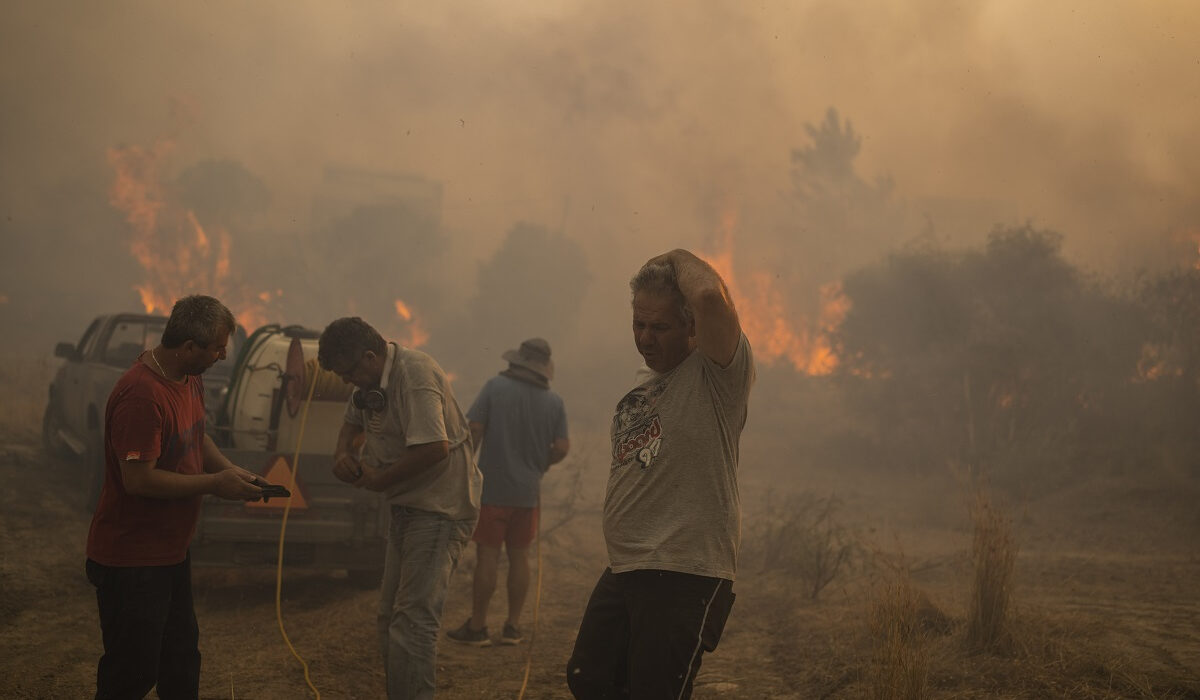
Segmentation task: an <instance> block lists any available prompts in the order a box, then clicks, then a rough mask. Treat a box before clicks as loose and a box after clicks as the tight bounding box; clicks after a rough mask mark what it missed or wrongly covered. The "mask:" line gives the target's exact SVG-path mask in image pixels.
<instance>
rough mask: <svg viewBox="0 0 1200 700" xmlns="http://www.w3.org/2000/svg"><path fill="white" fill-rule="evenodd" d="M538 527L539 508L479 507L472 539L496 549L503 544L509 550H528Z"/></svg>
mask: <svg viewBox="0 0 1200 700" xmlns="http://www.w3.org/2000/svg"><path fill="white" fill-rule="evenodd" d="M537 527H538V509H537V508H509V507H507V506H489V505H484V506H480V507H479V522H478V523H477V524H476V525H475V534H474V535H473V536H472V537H471V539H472V540H475V541H476V542H478V543H480V544H483V545H487V546H488V547H495V548H496V549H499V548H500V545H501V544H503V545H504V546H506V547H508V549H509V550H513V549H528V548H529V545H530V544H532V543H533V537H534V535H536V534H537Z"/></svg>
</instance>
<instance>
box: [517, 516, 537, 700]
mask: <svg viewBox="0 0 1200 700" xmlns="http://www.w3.org/2000/svg"><path fill="white" fill-rule="evenodd" d="M533 551H534V557H535V558H536V559H537V569H538V572H537V590H536V591H535V592H534V594H533V631H532V632H530V633H529V646H528V647H527V648H526V651H525V678H524V679H522V680H521V691H520V692H519V693H517V700H522V698H524V697H525V687H526V686H528V685H529V669H530V668H531V667H532V666H533V643H534V642H536V641H537V630H538V610H539V609H541V607H542V497H541V495H540V494H539V495H538V526H537V539H536V540H535V541H534V545H533Z"/></svg>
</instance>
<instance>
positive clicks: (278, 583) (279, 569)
mask: <svg viewBox="0 0 1200 700" xmlns="http://www.w3.org/2000/svg"><path fill="white" fill-rule="evenodd" d="M309 375H310V376H311V377H312V382H311V383H310V384H309V385H308V398H306V399H305V400H304V410H303V411H301V413H300V428H299V431H298V432H297V434H296V452H295V454H294V455H293V456H292V469H291V471H290V474H289V476H290V478H289V481H290V482H291V483H289V484H288V491H295V490H296V474H297V472H299V471H300V445H301V443H302V442H303V440H304V424H305V422H306V421H307V420H308V406H309V404H311V403H312V398H313V391H314V390H315V389H316V387H317V378H318V376H319V375H320V373H319V372H310V373H309ZM291 509H292V499H291V498H288V499H287V504H286V505H284V507H283V521H282V522H280V523H279V561H278V563H277V564H276V566H275V619H276V620H277V621H278V622H279V633H280V634H281V635H283V641H284V643H285V644H287V648H288V649H289V650H290V651H291V652H292V656H294V657H296V660H297V661H299V662H300V665H301V666H302V667H303V668H304V682H305V683H307V684H308V687H309V688H312V691H313V694H314V695H315V696H316V699H317V700H321V691H319V690H317V687H316V686H315V685H313V683H312V679H311V678H309V674H308V664H307V663H305V661H304V659H303V658H301V656H300V654H299V652H297V651H296V647H294V646H292V640H290V639H288V635H287V630H285V629H284V628H283V611H282V609H281V607H280V592H281V591H282V590H283V539H284V533H285V532H287V521H288V513H289V512H290V511H291Z"/></svg>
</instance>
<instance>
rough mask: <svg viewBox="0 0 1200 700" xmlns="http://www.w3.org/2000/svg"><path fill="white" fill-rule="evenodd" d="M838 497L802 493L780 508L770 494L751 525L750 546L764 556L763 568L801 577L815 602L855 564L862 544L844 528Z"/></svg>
mask: <svg viewBox="0 0 1200 700" xmlns="http://www.w3.org/2000/svg"><path fill="white" fill-rule="evenodd" d="M841 505H842V503H841V500H840V499H838V498H837V497H836V496H833V495H830V496H817V495H814V494H812V493H801V494H797V495H793V496H790V497H788V498H787V499H786V500H785V501H784V503H783V505H782V506H776V505H775V504H774V502H773V501H772V499H771V498H770V497H768V499H767V506H766V509H765V511H764V512H763V513H762V514H761V515H760V516H759V517H758V518H757V519H756V521H755V523H754V524H753V525H752V526H751V527H750V528H748V534H749V537H747V540H748V542H747V549H748V550H749V551H752V552H754V553H756V554H758V555H759V556H760V557H761V559H762V570H763V571H764V572H769V571H779V572H783V573H785V574H789V575H793V576H796V577H798V578H799V579H800V581H801V582H802V583H803V584H804V589H803V590H804V592H805V594H806V595H807V596H808V597H809V598H810V599H812V600H816V598H817V597H818V596H819V595H820V594H821V591H822V590H824V588H825V587H826V586H828V585H829V584H830V583H832V582H833V580H834V579H835V578H836V577H837V576H838V574H839V573H841V572H843V571H844V570H845V569H847V568H849V567H850V566H853V565H854V563H855V561H856V559H857V558H858V555H859V552H860V550H861V546H860V545H859V538H858V536H857V534H856V533H854V532H853V531H851V530H850V529H849V528H847V527H845V526H843V525H842V524H841V523H840V522H839V520H838V518H837V511H838V510H839V509H840V508H841Z"/></svg>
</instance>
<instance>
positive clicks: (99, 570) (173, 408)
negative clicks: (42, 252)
mask: <svg viewBox="0 0 1200 700" xmlns="http://www.w3.org/2000/svg"><path fill="white" fill-rule="evenodd" d="M235 324H236V321H235V320H234V318H233V314H232V313H231V312H230V311H229V309H228V308H226V307H225V306H224V305H223V304H222V303H221V302H219V301H217V300H216V299H214V298H212V297H209V296H201V295H195V296H189V297H184V298H183V299H180V300H179V301H177V302H175V307H174V308H173V309H171V316H170V318H169V319H167V326H166V328H165V329H164V330H163V335H162V342H161V343H160V344H159V345H158V346H157V347H155V348H154V349H152V350H150V351H149V352H143V353H142V355H141V356H140V357H139V358H138V361H137V362H136V363H134V365H133V366H132V367H131V368H130V369H129V370H128V371H127V372H125V374H124V375H122V376H121V379H120V380H119V381H118V382H117V384H116V386H115V387H113V390H112V393H111V394H109V397H108V407H107V408H106V409H105V412H104V462H105V467H104V471H105V474H104V487H103V489H102V490H101V492H100V501H99V503H98V504H97V505H96V513H95V515H93V516H92V526H91V529H90V531H89V532H88V541H87V567H86V568H87V576H88V580H89V581H91V583H92V585H94V586H95V587H96V603H97V605H98V606H99V609H100V631H101V634H102V636H103V639H104V655H103V656H101V657H100V663H99V666H98V669H97V673H96V699H97V700H105V699H107V698H142V697H144V696H145V695H146V694H147V693H149V692H150V690H151V689H152V688H153V687H154V686H155V685H157V686H158V696H159V697H160V698H164V700H166V699H167V698H195V697H196V696H197V695H198V693H199V689H200V650H199V645H198V643H199V638H200V631H199V628H198V627H197V625H196V613H195V609H194V607H193V604H192V575H191V566H190V560H189V559H188V545H189V544H190V543H191V539H192V535H193V534H194V533H195V531H196V520H197V518H198V517H199V515H200V502H201V499H202V497H203V496H204V495H205V494H212V495H215V496H219V497H221V498H227V499H230V500H246V501H253V500H257V499H258V498H260V497H261V496H262V489H261V488H260V487H259V486H256V485H255V480H256V476H255V475H254V474H252V473H250V472H248V471H246V470H245V469H242V468H241V467H238V466H235V465H234V464H233V463H232V462H230V461H229V460H228V459H226V458H225V456H224V455H222V454H221V452H220V451H219V450H218V449H217V447H216V445H214V444H213V442H212V440H211V439H209V437H208V436H207V435H206V434H205V433H204V392H203V387H202V385H201V382H200V375H201V374H203V373H204V371H205V370H207V369H208V368H209V367H211V366H212V365H213V364H215V363H216V362H217V361H218V360H223V359H225V348H226V345H227V344H228V342H229V335H230V333H232V332H233V330H234V328H235Z"/></svg>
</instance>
